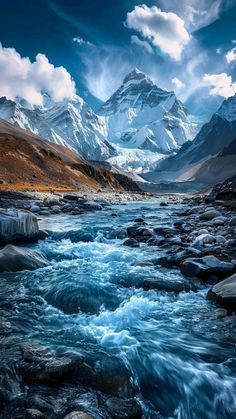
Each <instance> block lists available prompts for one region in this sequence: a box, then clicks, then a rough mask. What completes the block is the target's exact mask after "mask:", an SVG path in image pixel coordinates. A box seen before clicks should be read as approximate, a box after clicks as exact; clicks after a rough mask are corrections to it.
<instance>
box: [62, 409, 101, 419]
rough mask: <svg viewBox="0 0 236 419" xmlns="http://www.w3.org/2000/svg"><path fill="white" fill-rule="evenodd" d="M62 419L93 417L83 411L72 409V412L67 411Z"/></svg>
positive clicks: (88, 418)
mask: <svg viewBox="0 0 236 419" xmlns="http://www.w3.org/2000/svg"><path fill="white" fill-rule="evenodd" d="M64 419H94V418H93V417H92V416H90V415H88V414H87V413H85V412H77V411H74V412H71V413H68V415H66V416H65V417H64Z"/></svg>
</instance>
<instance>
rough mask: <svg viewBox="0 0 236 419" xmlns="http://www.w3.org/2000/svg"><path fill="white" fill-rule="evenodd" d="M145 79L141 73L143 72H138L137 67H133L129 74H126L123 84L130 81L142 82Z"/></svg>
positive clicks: (144, 75)
mask: <svg viewBox="0 0 236 419" xmlns="http://www.w3.org/2000/svg"><path fill="white" fill-rule="evenodd" d="M147 78H148V77H147V75H146V74H145V73H143V71H140V70H139V69H138V68H137V67H135V68H134V69H133V70H132V71H131V72H130V73H128V74H127V75H126V76H125V78H124V81H123V83H124V84H125V83H128V82H129V81H131V80H143V79H147Z"/></svg>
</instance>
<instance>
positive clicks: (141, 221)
mask: <svg viewBox="0 0 236 419" xmlns="http://www.w3.org/2000/svg"><path fill="white" fill-rule="evenodd" d="M134 222H135V223H144V222H145V220H144V218H142V217H138V218H135V220H134Z"/></svg>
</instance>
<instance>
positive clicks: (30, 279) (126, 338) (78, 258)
mask: <svg viewBox="0 0 236 419" xmlns="http://www.w3.org/2000/svg"><path fill="white" fill-rule="evenodd" d="M178 207H180V204H178V205H169V206H168V207H166V208H162V207H159V204H158V203H157V202H142V203H140V202H139V203H130V204H128V205H126V206H124V205H117V206H114V207H112V209H107V210H106V211H105V210H104V211H101V212H93V213H90V214H85V215H83V216H80V217H75V216H66V215H63V216H54V217H50V218H45V219H43V220H41V228H45V229H47V230H49V231H50V237H49V238H48V239H47V240H45V241H42V242H39V243H37V244H34V245H32V248H35V249H38V250H41V251H43V252H44V253H45V254H46V256H47V257H48V259H49V260H50V262H51V266H50V267H48V268H43V269H38V270H37V271H34V272H27V271H24V272H21V273H16V274H1V277H0V280H1V285H0V287H1V305H0V309H1V314H2V324H3V329H4V333H5V336H6V337H5V338H4V339H5V340H3V343H4V345H5V352H4V357H5V360H9V359H11V357H12V359H14V356H15V351H16V348H17V347H18V346H19V342H22V341H30V340H32V341H38V342H40V344H42V345H46V346H49V347H52V348H57V347H60V346H63V347H64V348H69V349H70V350H73V351H75V352H79V353H81V352H82V353H83V352H91V353H94V354H95V355H96V351H100V350H103V351H105V352H106V353H107V354H115V355H116V356H118V357H120V359H121V360H122V362H124V364H125V365H127V367H128V368H129V371H130V375H131V376H132V379H133V381H134V382H135V383H136V385H137V388H139V393H138V397H139V399H140V400H141V403H142V407H143V411H144V417H145V418H154V417H155V418H157V417H164V418H179V419H204V418H206V419H216V418H219V419H223V418H235V417H236V352H235V341H236V339H235V336H234V331H235V319H234V317H233V316H226V317H222V318H221V317H220V315H219V314H220V312H219V309H218V308H217V307H216V306H215V305H214V304H213V303H211V302H209V301H207V300H206V293H207V289H206V287H202V289H199V290H198V292H196V293H194V292H191V293H184V292H183V293H181V294H179V295H175V294H174V293H167V292H157V291H154V290H150V291H144V290H143V289H142V288H139V284H140V283H141V282H142V281H143V279H144V278H154V277H156V278H161V279H164V280H165V281H174V280H176V279H179V278H180V277H181V274H180V273H179V271H178V270H170V269H164V268H160V267H157V266H155V265H153V264H151V263H141V264H140V263H139V262H140V261H141V262H145V261H152V260H154V259H155V258H157V257H158V256H159V255H160V253H161V252H163V250H160V249H158V248H157V247H154V246H153V247H148V246H147V245H145V244H143V245H142V246H141V247H140V248H138V249H137V248H129V247H126V246H123V245H122V243H123V241H124V237H126V227H127V226H128V225H130V224H132V222H133V220H134V219H135V218H136V217H138V216H139V217H140V216H144V217H145V220H146V221H147V222H148V224H149V226H150V227H152V226H159V225H161V224H164V225H170V224H171V223H172V222H173V218H172V212H173V211H176V209H177V208H178ZM113 212H116V213H117V216H116V217H114V216H112V213H113ZM4 300H5V302H4V304H3V301H4ZM6 302H7V304H6ZM78 307H79V308H80V309H79V310H78ZM159 413H160V415H161V416H158V414H159Z"/></svg>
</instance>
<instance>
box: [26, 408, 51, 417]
mask: <svg viewBox="0 0 236 419" xmlns="http://www.w3.org/2000/svg"><path fill="white" fill-rule="evenodd" d="M24 419H49V418H48V417H47V416H45V415H44V414H43V413H42V412H40V410H37V409H26V411H25V416H24Z"/></svg>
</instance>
